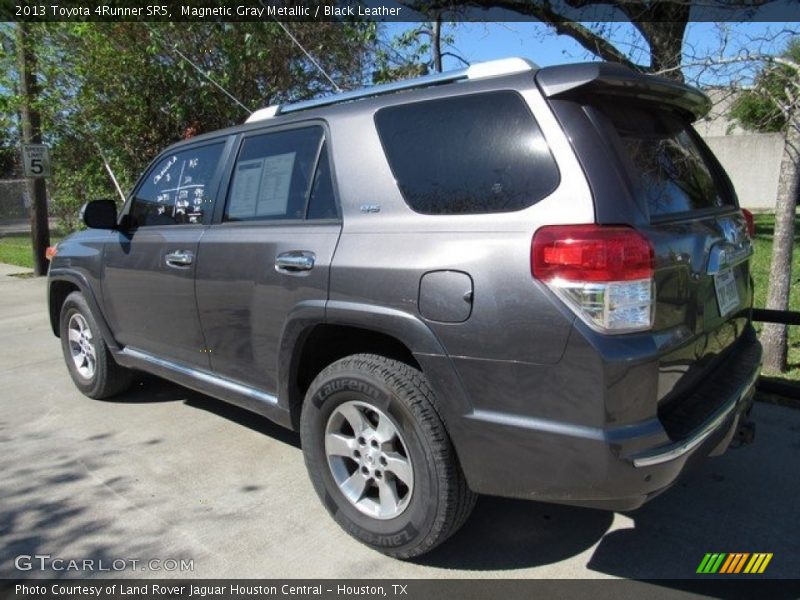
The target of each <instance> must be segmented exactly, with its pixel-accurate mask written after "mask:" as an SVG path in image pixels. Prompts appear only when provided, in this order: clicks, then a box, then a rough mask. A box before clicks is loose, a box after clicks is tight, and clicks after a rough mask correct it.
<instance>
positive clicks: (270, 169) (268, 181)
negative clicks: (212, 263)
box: [225, 127, 323, 221]
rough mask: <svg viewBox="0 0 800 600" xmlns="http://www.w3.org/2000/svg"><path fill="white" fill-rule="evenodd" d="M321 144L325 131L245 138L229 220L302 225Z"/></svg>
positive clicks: (235, 173)
mask: <svg viewBox="0 0 800 600" xmlns="http://www.w3.org/2000/svg"><path fill="white" fill-rule="evenodd" d="M322 143H323V130H322V128H321V127H303V128H300V129H292V130H288V131H278V132H275V133H265V134H262V135H255V136H251V137H248V138H245V140H244V142H243V143H242V148H241V151H240V152H239V157H238V158H237V160H236V166H235V168H234V171H233V179H232V180H231V185H230V190H229V192H228V203H227V205H226V207H225V220H226V221H247V220H285V219H304V218H305V215H306V204H307V200H308V198H309V194H310V193H311V191H312V183H313V177H314V170H315V169H316V167H317V160H318V158H319V155H320V151H321V144H322Z"/></svg>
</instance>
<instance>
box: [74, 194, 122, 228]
mask: <svg viewBox="0 0 800 600" xmlns="http://www.w3.org/2000/svg"><path fill="white" fill-rule="evenodd" d="M81 213H82V216H83V222H84V223H86V226H87V227H91V228H92V229H116V228H117V205H116V204H115V203H114V201H113V200H92V201H91V202H87V203H86V204H84V205H83V208H82V209H81Z"/></svg>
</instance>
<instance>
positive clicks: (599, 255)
mask: <svg viewBox="0 0 800 600" xmlns="http://www.w3.org/2000/svg"><path fill="white" fill-rule="evenodd" d="M653 257H654V252H653V246H652V244H651V243H650V240H648V239H647V238H646V237H644V236H643V235H642V234H641V233H639V232H638V231H636V230H635V229H632V228H630V227H604V226H601V225H554V226H547V227H541V228H539V229H538V230H537V231H536V233H535V234H534V236H533V243H532V245H531V273H532V274H533V276H534V277H535V278H536V279H539V280H540V281H542V282H544V283H545V284H547V286H548V287H549V288H550V289H552V290H553V291H554V292H555V293H556V294H557V295H558V296H559V297H560V298H561V299H562V300H564V301H565V302H566V303H567V305H569V306H570V308H572V310H574V311H575V312H576V314H577V315H578V316H579V317H581V319H583V320H584V321H585V322H586V323H587V324H589V325H590V326H591V327H593V328H595V329H597V330H598V331H602V332H604V333H625V332H630V331H639V330H644V329H649V328H651V327H652V326H653V317H654V312H655V310H654V309H655V282H654V277H653V275H654V268H653V265H654V258H653Z"/></svg>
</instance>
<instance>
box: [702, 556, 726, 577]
mask: <svg viewBox="0 0 800 600" xmlns="http://www.w3.org/2000/svg"><path fill="white" fill-rule="evenodd" d="M726 556H727V555H726V554H725V553H724V552H723V553H722V554H719V553H707V554H706V555H705V556H704V557H703V560H702V562H701V563H700V566H699V567H697V572H698V573H716V572H717V570H718V569H719V567H720V565H721V564H722V561H723V559H724V558H725V557H726Z"/></svg>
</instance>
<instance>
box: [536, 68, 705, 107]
mask: <svg viewBox="0 0 800 600" xmlns="http://www.w3.org/2000/svg"><path fill="white" fill-rule="evenodd" d="M536 82H537V83H538V85H539V88H540V89H541V90H542V93H543V94H544V95H545V96H547V97H548V98H559V97H569V96H576V95H583V94H592V95H602V96H611V97H615V96H616V97H619V96H628V97H634V98H639V99H641V100H646V101H654V102H659V103H661V104H669V105H671V106H675V107H677V108H679V109H681V110H684V111H686V112H688V113H689V114H690V115H692V116H693V118H694V119H695V120H696V119H699V118H701V117H704V116H705V115H706V114H708V112H709V111H710V110H711V100H710V99H709V98H708V96H706V95H705V94H704V93H703V92H701V91H700V90H698V89H696V88H693V87H690V86H688V85H684V84H682V83H678V82H677V81H672V80H671V79H666V78H664V77H656V76H654V75H643V74H642V73H638V72H636V71H634V70H633V69H631V68H629V67H626V66H624V65H620V64H615V63H604V62H600V63H582V64H577V65H561V66H557V67H545V68H543V69H540V70H539V71H538V72H537V73H536Z"/></svg>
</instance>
